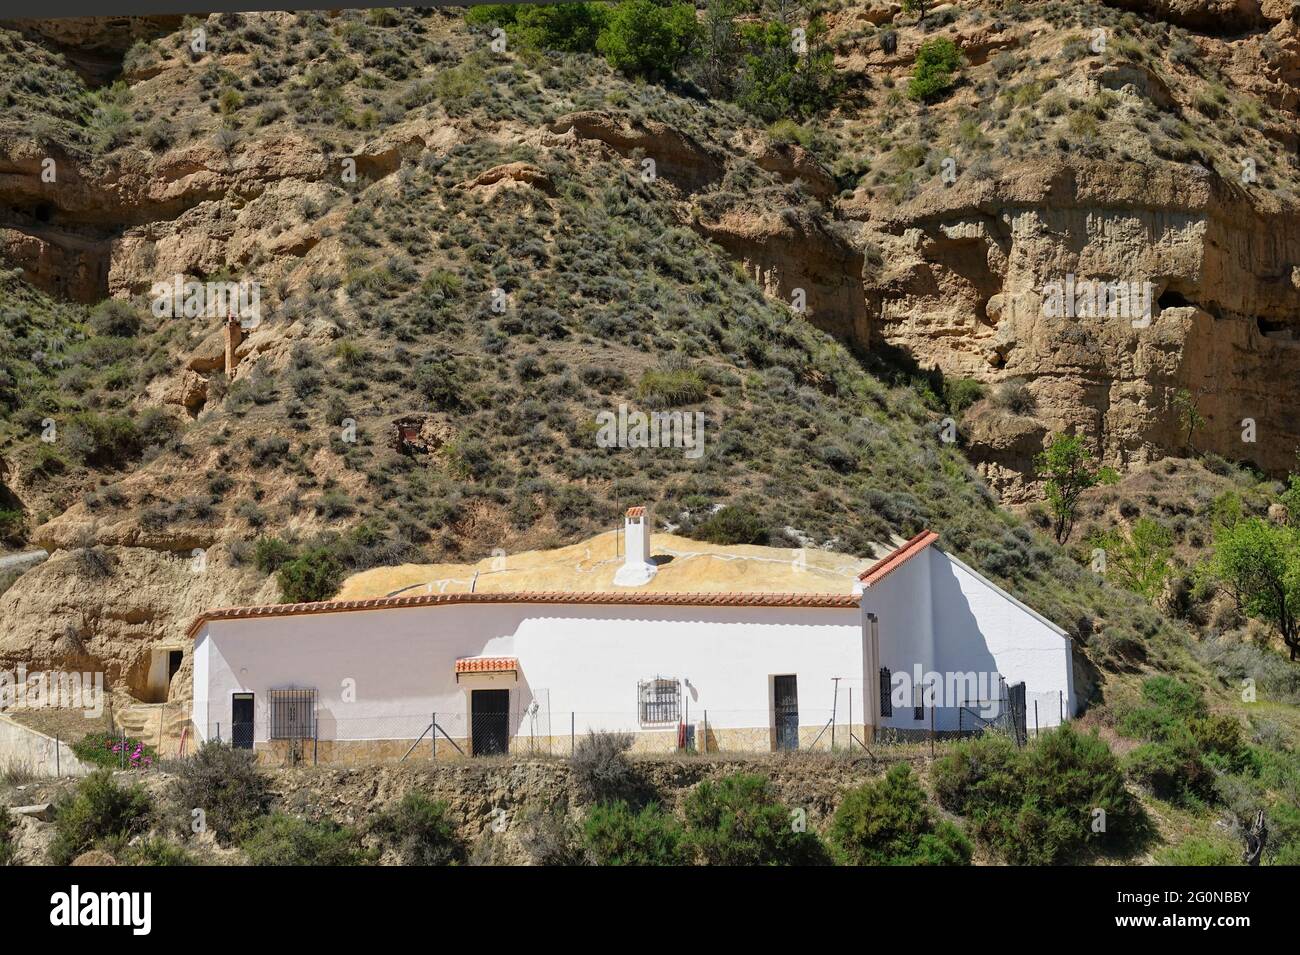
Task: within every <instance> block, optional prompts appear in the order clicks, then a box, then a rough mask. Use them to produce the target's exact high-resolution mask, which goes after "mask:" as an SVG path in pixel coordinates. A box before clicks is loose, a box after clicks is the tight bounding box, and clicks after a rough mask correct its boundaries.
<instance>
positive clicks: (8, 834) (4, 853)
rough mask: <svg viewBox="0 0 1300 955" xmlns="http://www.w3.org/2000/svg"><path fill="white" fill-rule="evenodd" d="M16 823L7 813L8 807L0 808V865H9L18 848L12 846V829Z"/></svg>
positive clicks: (16, 825) (15, 826)
mask: <svg viewBox="0 0 1300 955" xmlns="http://www.w3.org/2000/svg"><path fill="white" fill-rule="evenodd" d="M17 827H18V823H17V822H15V821H14V817H13V816H12V815H11V814H10V812H9V807H8V806H0V865H9V864H11V863H12V862H13V861H14V856H15V855H16V854H17V852H18V847H17V846H16V845H14V829H16V828H17Z"/></svg>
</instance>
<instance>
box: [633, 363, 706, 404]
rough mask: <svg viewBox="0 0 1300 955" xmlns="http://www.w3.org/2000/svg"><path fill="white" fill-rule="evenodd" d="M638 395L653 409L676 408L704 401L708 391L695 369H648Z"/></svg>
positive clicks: (643, 374) (638, 387)
mask: <svg viewBox="0 0 1300 955" xmlns="http://www.w3.org/2000/svg"><path fill="white" fill-rule="evenodd" d="M636 393H637V397H638V398H639V399H640V400H641V401H643V402H645V403H646V404H647V405H648V406H649V407H651V408H674V407H677V406H679V405H691V404H695V403H697V402H699V401H703V400H704V397H705V395H706V394H707V393H708V389H707V387H706V386H705V383H704V379H703V378H702V377H701V376H700V373H699V372H698V371H695V370H694V369H693V368H647V369H646V370H645V372H644V373H642V375H641V381H640V382H639V383H638V384H637V389H636Z"/></svg>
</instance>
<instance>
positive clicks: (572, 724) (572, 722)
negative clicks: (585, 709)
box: [569, 710, 578, 756]
mask: <svg viewBox="0 0 1300 955" xmlns="http://www.w3.org/2000/svg"><path fill="white" fill-rule="evenodd" d="M577 725H578V716H577V714H576V713H575V712H574V711H573V710H569V755H570V756H572V755H573V747H574V734H575V732H576V728H577Z"/></svg>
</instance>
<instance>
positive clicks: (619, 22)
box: [596, 0, 699, 78]
mask: <svg viewBox="0 0 1300 955" xmlns="http://www.w3.org/2000/svg"><path fill="white" fill-rule="evenodd" d="M698 33H699V26H698V25H697V23H696V20H695V8H694V7H693V6H692V5H690V4H687V3H666V4H662V5H661V4H659V3H656V2H655V0H623V2H621V3H619V4H618V5H617V6H616V7H614V9H613V10H612V11H610V12H609V14H608V20H607V22H606V24H605V28H604V29H603V30H601V32H600V36H599V37H598V38H597V40H596V48H597V49H598V50H600V52H601V53H603V54H604V55H605V59H607V60H608V61H609V65H610V66H612V67H614V69H616V70H621V71H622V72H624V73H628V74H630V75H634V76H647V77H651V78H656V77H657V78H664V77H668V76H671V75H672V73H673V71H674V70H675V69H676V68H677V67H678V65H680V64H681V62H682V61H683V60H684V59H685V58H686V56H687V54H689V53H690V51H691V47H692V45H693V44H694V42H695V39H696V37H697V35H698Z"/></svg>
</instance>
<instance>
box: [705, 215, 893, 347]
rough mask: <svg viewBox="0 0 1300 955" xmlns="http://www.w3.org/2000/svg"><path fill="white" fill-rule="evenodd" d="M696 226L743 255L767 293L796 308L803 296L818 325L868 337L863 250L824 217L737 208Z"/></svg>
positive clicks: (849, 337) (806, 311) (733, 253)
mask: <svg viewBox="0 0 1300 955" xmlns="http://www.w3.org/2000/svg"><path fill="white" fill-rule="evenodd" d="M694 225H695V227H696V229H698V230H699V231H700V232H701V233H702V234H703V235H706V236H708V237H709V238H710V239H712V240H713V241H714V242H716V243H718V245H720V246H722V248H723V249H725V250H726V251H727V252H728V253H729V254H730V255H731V256H733V257H734V258H736V259H739V260H740V261H741V262H742V263H743V264H744V267H745V270H746V271H747V272H749V274H750V275H751V276H753V279H754V281H755V282H757V283H758V285H759V286H760V287H761V288H762V289H763V290H764V291H765V292H766V293H767V294H768V295H770V296H772V297H773V298H778V299H781V300H782V301H784V302H785V303H786V304H790V305H795V306H796V307H797V303H798V301H799V300H800V299H801V298H802V301H803V304H804V310H803V314H804V317H806V318H807V319H808V321H810V322H812V323H813V324H814V325H816V326H817V327H818V328H821V329H823V330H824V331H827V332H830V333H831V334H833V335H837V336H839V337H841V338H843V339H846V340H857V341H865V340H866V339H867V336H868V321H867V312H866V307H865V302H864V298H863V292H862V281H861V275H862V254H861V253H860V252H859V251H858V250H856V249H855V248H853V246H852V245H851V244H850V243H849V242H848V241H847V240H846V239H845V238H843V237H842V236H840V235H838V234H836V233H834V232H832V231H830V230H829V229H828V228H827V226H826V224H825V223H824V222H823V221H822V220H821V219H820V218H818V217H816V216H813V215H810V214H807V213H806V212H801V211H800V210H795V209H789V210H786V211H785V212H784V213H780V214H778V213H768V214H758V213H751V212H746V211H736V212H729V213H726V214H724V215H722V216H721V217H719V218H717V219H708V218H697V219H696V221H695V223H694ZM801 293H802V294H801Z"/></svg>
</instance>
